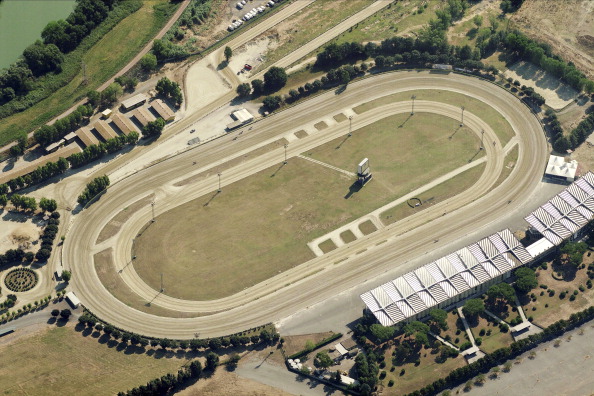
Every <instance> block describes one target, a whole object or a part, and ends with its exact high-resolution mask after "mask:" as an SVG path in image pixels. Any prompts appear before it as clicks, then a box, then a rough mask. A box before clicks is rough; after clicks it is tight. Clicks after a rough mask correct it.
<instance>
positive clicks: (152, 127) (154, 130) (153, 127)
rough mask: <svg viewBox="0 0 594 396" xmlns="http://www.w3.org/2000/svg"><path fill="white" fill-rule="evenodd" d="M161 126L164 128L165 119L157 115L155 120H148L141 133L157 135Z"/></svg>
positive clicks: (161, 130) (161, 128) (159, 133)
mask: <svg viewBox="0 0 594 396" xmlns="http://www.w3.org/2000/svg"><path fill="white" fill-rule="evenodd" d="M163 128H165V120H164V119H162V118H161V117H159V118H157V119H156V120H155V121H149V122H148V123H147V124H146V125H145V126H144V128H143V129H142V133H143V134H144V135H145V136H159V135H161V132H163Z"/></svg>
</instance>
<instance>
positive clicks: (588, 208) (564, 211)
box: [526, 172, 594, 245]
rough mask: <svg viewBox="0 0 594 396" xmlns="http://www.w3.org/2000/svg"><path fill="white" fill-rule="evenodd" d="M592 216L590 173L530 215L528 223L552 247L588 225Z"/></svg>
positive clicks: (593, 201) (593, 188)
mask: <svg viewBox="0 0 594 396" xmlns="http://www.w3.org/2000/svg"><path fill="white" fill-rule="evenodd" d="M593 212H594V174H593V173H592V172H588V173H586V174H585V175H584V176H583V177H581V178H579V179H578V180H576V181H575V182H573V183H572V184H571V185H569V187H567V188H566V189H565V190H563V191H561V192H560V193H559V194H557V195H556V196H555V197H553V198H552V199H551V200H549V201H548V202H547V203H545V204H544V205H542V206H541V207H539V208H538V209H536V210H535V211H534V212H532V213H531V214H530V215H528V216H527V217H526V221H527V222H528V223H530V225H531V226H532V227H534V228H535V229H536V230H538V232H540V233H541V234H542V235H543V236H544V237H545V238H546V239H547V240H548V241H549V242H551V243H552V244H553V245H560V244H561V242H563V240H564V239H566V238H569V237H570V236H571V235H573V234H575V232H576V231H578V230H579V229H580V228H582V227H583V226H584V225H586V224H587V223H588V221H590V220H591V219H592V216H593Z"/></svg>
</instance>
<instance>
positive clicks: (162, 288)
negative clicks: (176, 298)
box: [161, 272, 165, 293]
mask: <svg viewBox="0 0 594 396" xmlns="http://www.w3.org/2000/svg"><path fill="white" fill-rule="evenodd" d="M164 291H165V288H164V287H163V273H162V272H161V293H163V292H164Z"/></svg>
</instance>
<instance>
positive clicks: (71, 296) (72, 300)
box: [65, 292, 80, 309]
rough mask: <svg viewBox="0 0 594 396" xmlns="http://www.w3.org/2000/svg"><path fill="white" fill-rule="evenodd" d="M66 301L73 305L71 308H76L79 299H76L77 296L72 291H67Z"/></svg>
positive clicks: (78, 304)
mask: <svg viewBox="0 0 594 396" xmlns="http://www.w3.org/2000/svg"><path fill="white" fill-rule="evenodd" d="M65 297H66V301H68V303H69V304H70V305H71V306H72V307H73V308H75V309H76V308H78V307H79V306H80V300H79V299H78V297H76V296H75V295H74V292H68V293H66V296H65Z"/></svg>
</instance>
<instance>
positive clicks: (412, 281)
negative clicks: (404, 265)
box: [402, 272, 423, 292]
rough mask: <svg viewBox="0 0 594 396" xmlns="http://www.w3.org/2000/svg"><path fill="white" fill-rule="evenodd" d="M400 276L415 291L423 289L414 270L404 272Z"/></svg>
mask: <svg viewBox="0 0 594 396" xmlns="http://www.w3.org/2000/svg"><path fill="white" fill-rule="evenodd" d="M402 277H403V278H404V279H405V280H406V281H407V282H408V284H409V285H410V287H412V288H413V290H414V291H415V292H418V291H419V290H423V285H422V284H421V282H419V279H418V278H417V276H416V275H415V273H414V272H408V273H406V274H404V275H403V276H402Z"/></svg>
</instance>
